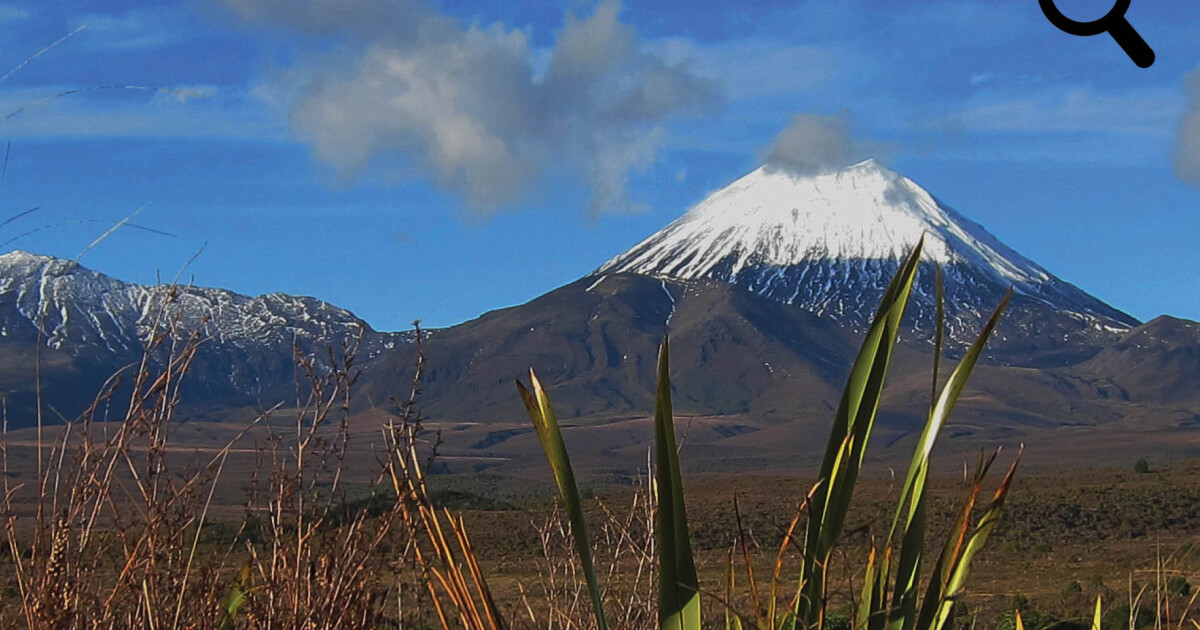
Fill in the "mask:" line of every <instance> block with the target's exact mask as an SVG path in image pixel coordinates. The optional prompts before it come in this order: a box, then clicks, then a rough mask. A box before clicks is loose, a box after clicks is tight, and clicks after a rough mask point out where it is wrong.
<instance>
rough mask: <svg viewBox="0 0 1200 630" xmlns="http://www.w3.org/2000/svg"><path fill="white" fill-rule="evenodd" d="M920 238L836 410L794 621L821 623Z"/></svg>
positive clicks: (805, 550) (870, 332)
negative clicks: (830, 569) (832, 561)
mask: <svg viewBox="0 0 1200 630" xmlns="http://www.w3.org/2000/svg"><path fill="white" fill-rule="evenodd" d="M923 244H924V238H922V239H921V241H919V242H918V243H917V245H916V246H915V247H913V249H912V251H911V252H910V253H909V255H908V257H907V258H906V259H905V260H904V261H903V262H902V263H901V265H900V268H899V269H898V270H897V272H896V275H895V276H894V277H893V278H892V280H891V283H890V284H889V285H888V288H887V290H886V291H885V292H884V295H883V299H882V300H881V301H880V304H879V309H878V310H877V311H876V313H875V318H874V320H873V321H872V323H871V327H870V329H869V330H868V332H867V337H866V340H864V341H863V345H862V348H861V349H860V350H859V353H858V358H857V359H856V360H855V362H854V365H853V367H852V368H851V370H850V378H849V379H848V381H847V383H846V387H845V389H844V390H843V391H842V398H841V402H840V403H839V404H838V410H837V413H836V415H835V416H834V422H833V428H832V430H831V432H830V436H829V442H828V444H827V445H826V449H825V457H824V459H823V460H822V463H821V476H820V478H821V479H822V480H824V481H825V486H823V488H822V491H821V492H818V493H817V495H816V496H815V497H814V501H813V504H812V506H811V509H810V511H809V520H808V525H807V530H806V532H805V539H804V548H803V549H802V550H801V552H802V554H803V565H802V567H801V572H800V573H801V575H800V586H799V592H798V593H797V596H796V600H795V612H796V616H797V618H798V619H797V621H798V625H799V626H800V627H804V628H809V627H814V626H819V625H820V624H821V615H822V612H823V611H822V608H823V606H822V604H821V602H822V600H823V598H824V594H825V583H824V582H825V580H824V573H825V563H826V561H827V559H828V556H829V553H830V551H831V550H832V549H833V544H834V542H835V541H836V539H837V538H838V536H839V535H840V534H841V532H842V527H843V526H844V524H845V519H846V512H847V511H848V510H849V506H850V498H851V496H852V495H853V492H854V485H855V483H856V482H857V479H858V471H859V469H860V468H861V466H862V458H863V455H864V454H865V452H866V445H867V441H868V439H869V438H870V434H871V428H872V426H873V425H874V422H875V414H876V411H877V410H878V408H879V398H880V395H881V393H882V391H883V382H884V376H885V375H886V373H887V368H888V363H889V361H890V360H891V356H892V350H893V348H894V347H895V344H896V337H897V335H898V333H899V331H900V321H901V319H902V318H903V316H904V309H905V306H906V304H907V303H908V296H909V293H910V292H911V290H912V286H913V281H914V279H915V278H916V274H917V268H918V266H919V263H920V260H921V248H922V246H923Z"/></svg>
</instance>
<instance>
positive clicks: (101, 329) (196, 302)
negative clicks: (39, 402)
mask: <svg viewBox="0 0 1200 630" xmlns="http://www.w3.org/2000/svg"><path fill="white" fill-rule="evenodd" d="M3 307H10V308H11V309H12V310H9V309H8V308H5V309H4V311H5V312H4V313H3V314H2V315H0V318H2V319H0V337H7V336H9V335H10V334H14V333H16V332H17V330H24V331H25V332H26V334H29V333H34V332H36V330H37V326H38V322H41V329H42V332H43V337H44V339H45V341H46V343H47V344H48V345H50V346H51V347H54V348H61V347H64V346H71V347H77V346H78V344H99V345H103V346H104V347H105V348H107V349H108V350H110V351H113V352H121V351H124V352H131V351H132V352H137V351H140V350H141V348H142V345H143V340H144V339H145V338H146V335H147V334H148V333H149V332H150V331H151V330H153V329H154V328H155V327H156V326H161V325H162V322H160V321H156V320H159V319H161V318H162V317H163V316H164V313H165V314H166V316H168V317H172V318H175V317H177V318H178V323H179V326H180V328H182V329H183V330H187V331H195V330H199V331H201V332H202V333H203V334H204V335H205V336H206V337H207V338H209V339H210V341H211V342H214V343H217V344H226V343H228V344H232V345H233V346H236V347H245V346H248V345H255V344H259V345H261V344H270V345H278V344H284V347H290V345H291V344H292V343H293V342H294V341H310V342H318V343H319V342H322V341H331V340H336V339H344V338H347V337H350V336H353V335H357V334H360V333H370V334H368V335H366V338H365V339H364V342H365V343H364V345H366V346H367V347H366V348H364V349H366V350H368V351H375V352H377V351H378V350H379V349H380V348H381V347H390V346H391V345H392V344H394V341H395V340H391V339H385V338H383V337H384V336H383V335H381V334H380V333H375V332H374V331H371V330H370V329H369V327H367V325H366V323H365V322H363V321H362V320H360V319H358V318H357V317H355V316H354V315H353V314H352V313H350V312H349V311H347V310H344V309H341V308H337V307H335V306H332V305H330V304H328V303H325V302H322V301H320V300H317V299H314V298H309V297H297V296H290V295H286V294H282V293H274V294H269V295H262V296H258V297H248V296H245V295H240V294H238V293H234V292H232V291H227V290H224V289H210V288H200V287H192V286H181V285H174V286H173V285H166V284H163V285H153V286H147V285H139V284H131V283H127V282H123V281H121V280H117V279H116V278H112V277H110V276H107V275H105V274H102V273H99V272H96V271H93V270H91V269H88V268H86V267H82V266H80V265H78V264H76V263H74V262H72V261H68V260H63V259H59V258H54V257H51V256H40V255H37V254H31V253H28V252H24V251H19V250H17V251H12V252H9V253H6V254H3V255H0V308H3ZM164 307H165V309H166V310H164ZM13 311H15V313H14V312H13ZM18 314H19V315H18ZM14 315H17V316H16V317H14ZM376 337H378V338H376Z"/></svg>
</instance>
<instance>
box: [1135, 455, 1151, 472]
mask: <svg viewBox="0 0 1200 630" xmlns="http://www.w3.org/2000/svg"><path fill="white" fill-rule="evenodd" d="M1133 472H1135V473H1138V474H1141V473H1148V472H1150V462H1148V461H1146V458H1145V457H1143V458H1141V459H1139V460H1137V461H1136V462H1134V463H1133Z"/></svg>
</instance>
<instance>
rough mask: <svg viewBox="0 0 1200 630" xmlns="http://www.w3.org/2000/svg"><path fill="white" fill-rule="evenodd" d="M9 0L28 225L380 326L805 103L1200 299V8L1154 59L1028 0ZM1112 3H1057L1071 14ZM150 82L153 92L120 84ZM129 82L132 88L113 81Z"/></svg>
mask: <svg viewBox="0 0 1200 630" xmlns="http://www.w3.org/2000/svg"><path fill="white" fill-rule="evenodd" d="M746 4H750V3H727V2H712V1H710V0H697V1H694V2H688V3H671V2H637V1H635V0H626V2H625V3H624V4H618V3H616V2H613V1H612V0H609V1H607V2H600V3H594V2H582V1H581V2H569V3H561V2H546V1H538V2H532V1H512V2H504V3H496V2H481V1H463V2H450V1H446V0H442V1H429V0H181V1H173V2H152V1H142V2H132V1H126V2H118V1H109V0H76V1H73V2H61V1H56V0H43V1H40V2H19V1H11V2H7V3H4V4H0V43H2V46H0V50H3V51H4V57H3V58H0V66H5V67H6V68H14V67H17V66H18V65H19V64H21V63H22V62H23V61H24V60H26V58H28V57H29V56H31V55H33V54H34V53H36V52H38V51H39V50H41V49H43V48H45V47H46V46H47V45H49V44H51V43H53V42H55V41H56V40H58V39H59V38H61V37H63V36H65V35H67V34H69V33H72V32H73V31H75V30H76V29H78V28H79V27H81V26H83V27H84V28H83V30H81V31H78V32H75V33H74V34H73V35H71V36H70V37H69V38H67V39H66V40H65V41H63V42H61V43H60V44H58V45H57V46H54V47H53V48H52V49H50V50H49V51H47V52H46V53H45V54H43V55H41V56H38V57H37V58H36V59H33V60H32V61H30V63H29V64H28V65H27V66H25V67H23V68H21V69H20V70H19V71H17V72H16V73H14V74H12V75H11V76H10V77H8V78H6V79H5V80H4V81H3V83H0V115H7V114H8V113H9V112H16V111H18V110H20V109H21V108H22V107H23V106H26V105H28V104H30V103H36V102H38V101H39V100H40V99H43V98H45V97H47V96H51V95H54V94H59V93H62V92H66V91H70V90H76V89H81V88H97V87H102V88H104V89H91V90H89V91H86V92H82V93H78V94H72V95H69V96H63V97H61V98H55V99H52V100H50V101H49V102H46V103H43V104H40V105H37V106H35V107H29V108H26V109H25V110H23V111H20V113H18V114H16V115H14V116H10V117H9V118H7V119H4V120H3V122H2V123H0V140H3V141H9V142H11V153H10V157H9V161H8V166H7V170H6V173H5V177H4V180H3V183H2V187H0V214H2V215H3V216H4V217H11V216H14V215H16V214H17V213H19V212H22V211H24V210H27V209H29V208H32V207H35V206H36V207H39V208H40V209H39V210H38V211H36V212H34V213H31V214H29V215H27V216H24V217H21V218H20V219H17V220H15V221H13V222H11V223H9V224H7V225H5V226H3V227H2V228H0V241H10V240H11V242H8V243H6V244H5V245H3V247H2V248H0V249H4V250H8V249H12V248H21V249H26V250H29V251H34V252H38V253H45V254H53V255H57V256H63V257H75V256H76V255H78V254H79V253H80V251H82V250H83V249H84V248H85V247H86V246H87V245H88V243H90V242H91V241H92V240H93V239H94V238H95V237H96V236H97V235H99V234H101V233H103V232H104V231H105V230H106V229H107V227H108V226H109V225H111V224H113V223H114V222H116V221H118V220H120V219H121V218H123V217H125V216H127V215H129V214H131V213H133V212H134V211H136V210H138V209H139V208H142V207H145V209H144V210H143V211H142V212H141V214H139V215H138V216H137V217H136V219H135V220H134V222H135V223H136V224H138V225H139V226H144V227H146V228H151V229H152V230H157V231H158V232H166V233H169V234H171V236H166V235H163V234H161V233H158V232H155V231H150V230H143V229H136V228H132V229H131V228H125V229H123V230H121V231H119V232H118V233H116V234H114V235H113V236H112V237H110V238H109V239H108V240H106V241H105V242H103V243H101V244H100V245H99V246H97V247H96V248H95V249H93V250H91V251H90V252H88V254H87V255H86V256H85V257H84V259H83V263H84V264H85V265H87V266H90V267H92V268H95V269H99V270H101V271H104V272H106V273H109V274H112V275H115V276H117V277H120V278H122V279H125V280H129V281H136V282H153V281H155V279H156V278H158V277H162V278H163V279H170V278H172V277H174V275H175V273H176V272H177V271H178V269H179V268H180V267H181V266H182V265H184V263H185V262H186V261H188V260H189V259H190V258H191V257H192V256H193V254H195V252H196V251H198V250H199V249H200V248H201V247H202V246H204V247H205V249H204V252H203V253H202V254H201V255H200V256H199V257H198V258H197V259H196V260H195V261H194V262H193V263H192V264H191V266H190V267H189V268H188V269H187V271H186V272H185V278H194V281H195V282H196V283H197V284H201V285H208V286H222V287H226V288H230V289H233V290H235V291H239V292H242V293H247V294H259V293H269V292H274V291H283V292H288V293H298V294H306V295H313V296H316V297H319V298H321V299H324V300H327V301H330V302H332V303H334V304H337V305H339V306H342V307H345V308H348V309H350V310H352V311H354V312H355V313H357V314H359V315H360V316H362V317H363V318H365V319H366V320H367V321H368V322H370V323H371V324H372V325H373V326H375V327H376V328H379V329H384V330H393V329H399V328H404V327H406V326H407V325H408V323H409V322H410V321H411V320H413V319H414V318H421V319H422V320H423V321H424V322H425V323H426V324H427V325H432V326H444V325H449V324H453V323H457V322H461V321H464V320H467V319H470V318H472V317H475V316H477V315H479V314H480V313H482V312H484V311H486V310H489V309H493V308H499V307H503V306H508V305H512V304H517V303H521V302H524V301H526V300H528V299H530V298H532V297H535V296H536V295H539V294H541V293H543V292H545V291H547V290H550V289H552V288H554V287H557V286H560V285H562V284H564V283H567V282H570V281H572V280H574V279H576V278H578V277H580V276H582V275H584V274H586V273H587V272H588V271H590V270H591V269H593V268H595V267H596V266H598V265H600V264H601V263H602V262H604V261H605V260H607V259H608V258H610V257H611V256H613V255H615V254H617V253H619V252H621V251H623V250H624V249H626V248H628V247H629V246H631V245H632V244H634V243H635V242H637V241H639V240H640V239H641V238H643V237H645V236H647V235H649V234H650V233H651V232H653V231H654V230H656V229H658V228H660V227H661V226H663V225H665V224H666V223H667V222H668V221H670V220H671V219H673V218H675V217H676V216H678V215H679V214H681V213H682V212H683V211H684V210H686V209H687V208H688V207H689V206H690V205H692V204H693V203H695V202H697V201H699V200H700V199H702V198H703V197H704V196H705V195H706V194H707V193H708V192H711V191H713V190H715V189H717V188H720V187H722V186H723V185H725V184H727V183H729V182H730V181H732V180H734V179H736V178H737V177H740V176H741V175H743V174H744V173H746V172H747V171H749V170H751V169H753V168H755V167H756V166H758V165H759V164H760V163H761V161H762V160H763V158H764V156H765V155H766V154H767V151H768V147H770V146H771V144H772V142H773V139H774V138H775V137H776V136H777V135H778V134H779V133H780V132H781V130H783V129H784V128H785V127H787V126H788V125H789V123H790V122H791V121H793V120H794V117H795V116H796V115H797V114H801V115H804V116H809V117H810V119H811V120H818V121H826V122H829V123H830V124H831V125H832V126H833V127H835V128H836V129H835V130H836V131H837V133H835V134H834V135H835V137H836V138H837V139H838V140H839V142H841V145H839V147H838V148H839V149H840V151H839V152H835V153H838V155H839V156H842V154H844V156H857V155H860V154H868V153H869V154H872V155H875V156H876V157H880V158H882V159H883V160H884V161H885V162H886V163H888V164H889V165H890V166H891V167H892V168H894V169H896V170H898V171H900V172H902V173H904V174H905V175H908V176H909V177H911V178H913V179H914V180H916V181H917V182H918V183H920V184H922V185H923V186H925V187H926V188H927V189H929V190H930V191H931V192H932V193H933V194H935V195H937V196H938V197H939V198H941V199H942V200H944V201H946V202H947V203H949V204H950V205H952V206H953V207H955V208H956V209H958V210H959V211H961V212H963V213H964V214H966V215H967V216H969V217H971V218H972V219H974V220H976V221H977V222H979V223H981V224H983V225H984V226H985V227H987V228H988V229H989V230H990V231H991V232H992V233H993V234H995V235H997V236H998V237H1000V238H1001V239H1002V240H1004V241H1005V242H1007V243H1008V244H1009V245H1011V246H1013V247H1014V248H1016V249H1017V250H1018V251H1020V252H1021V253H1023V254H1025V255H1026V256H1028V257H1030V258H1032V259H1034V260H1036V261H1038V262H1039V263H1041V264H1042V265H1044V266H1045V267H1047V268H1048V269H1050V270H1051V271H1052V272H1054V273H1055V274H1057V275H1059V276H1060V277H1062V278H1064V279H1066V280H1068V281H1070V282H1073V283H1075V284H1077V285H1079V286H1080V287H1082V288H1083V289H1085V290H1087V291H1089V292H1091V293H1093V294H1095V295H1097V296H1098V297H1100V298H1101V299H1103V300H1105V301H1107V302H1109V303H1111V304H1113V305H1114V306H1116V307H1118V308H1121V309H1123V310H1126V311H1128V312H1130V313H1131V314H1133V315H1134V316H1136V317H1138V318H1140V319H1149V318H1152V317H1154V316H1157V315H1159V314H1162V313H1168V314H1172V315H1176V316H1181V317H1188V318H1192V319H1200V291H1197V289H1196V279H1197V277H1198V275H1200V274H1198V272H1200V247H1197V241H1198V240H1200V238H1198V237H1200V104H1198V103H1197V101H1198V100H1200V72H1198V71H1197V69H1198V68H1200V45H1198V44H1197V43H1196V42H1198V41H1200V5H1197V4H1195V3H1181V2H1172V3H1163V2H1149V1H1148V0H1135V1H1134V2H1133V6H1132V8H1131V9H1130V11H1129V13H1128V16H1127V17H1128V19H1129V21H1130V22H1131V23H1132V24H1133V25H1134V26H1135V28H1137V29H1138V30H1139V32H1140V33H1141V34H1142V36H1143V38H1144V39H1146V40H1147V42H1148V43H1149V44H1150V45H1151V46H1152V47H1153V48H1154V49H1155V51H1156V53H1157V62H1156V63H1155V65H1154V66H1153V67H1151V68H1149V69H1146V70H1142V69H1139V68H1137V67H1136V66H1134V65H1133V63H1132V62H1130V60H1129V59H1128V58H1127V57H1126V56H1125V55H1124V53H1123V52H1122V51H1121V50H1120V48H1119V47H1118V46H1117V45H1116V44H1115V43H1114V42H1113V41H1112V39H1111V38H1109V37H1107V36H1106V35H1101V36H1097V37H1090V38H1080V37H1073V36H1069V35H1067V34H1064V33H1062V32H1060V31H1058V30H1056V29H1054V28H1053V27H1052V26H1051V25H1050V24H1049V23H1048V22H1047V21H1046V19H1045V18H1044V17H1043V16H1042V14H1041V11H1040V9H1039V7H1038V3H1037V2H1036V1H1035V0H1022V1H1021V2H973V1H970V0H945V1H912V2H903V3H899V2H888V3H885V2H879V1H878V0H873V1H855V0H837V1H832V0H830V1H825V0H822V1H807V2H782V1H765V2H756V3H753V6H743V5H746ZM1102 5H1103V3H1102V2H1093V1H1089V0H1059V6H1060V7H1061V8H1062V10H1063V12H1064V13H1066V14H1067V15H1068V16H1071V17H1075V18H1077V19H1090V18H1094V17H1097V16H1098V15H1100V14H1102V13H1103V12H1104V11H1106V10H1107V7H1106V6H1102ZM119 86H140V87H147V88H156V89H154V90H145V89H128V88H121V87H119ZM110 88H111V89H110Z"/></svg>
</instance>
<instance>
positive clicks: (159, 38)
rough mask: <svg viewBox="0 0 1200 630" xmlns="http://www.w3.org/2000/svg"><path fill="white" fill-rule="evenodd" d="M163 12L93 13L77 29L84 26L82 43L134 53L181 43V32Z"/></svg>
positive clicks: (77, 24)
mask: <svg viewBox="0 0 1200 630" xmlns="http://www.w3.org/2000/svg"><path fill="white" fill-rule="evenodd" d="M170 22H171V21H170V20H169V19H167V18H166V17H165V16H164V15H163V14H162V13H161V12H160V11H151V10H134V11H128V12H126V13H121V14H104V13H89V14H87V15H82V16H79V17H78V18H77V19H76V20H75V26H76V27H79V26H84V27H86V28H85V29H84V32H85V34H86V35H85V36H84V37H83V39H82V41H84V42H87V44H88V45H90V46H92V47H93V48H104V49H111V50H133V49H143V48H161V47H163V46H168V45H171V44H173V43H176V42H177V41H179V40H180V35H179V32H178V31H179V29H177V28H175V27H174V26H173V25H172V24H171V23H170Z"/></svg>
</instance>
